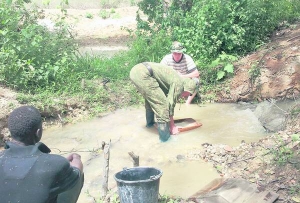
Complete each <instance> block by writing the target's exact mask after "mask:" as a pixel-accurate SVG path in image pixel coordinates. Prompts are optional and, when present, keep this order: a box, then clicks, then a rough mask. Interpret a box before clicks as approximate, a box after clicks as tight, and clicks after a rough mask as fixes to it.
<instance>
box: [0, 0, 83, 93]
mask: <svg viewBox="0 0 300 203" xmlns="http://www.w3.org/2000/svg"><path fill="white" fill-rule="evenodd" d="M0 17H1V22H0V27H1V32H0V35H1V38H0V58H1V61H0V75H1V76H0V82H1V83H2V84H5V85H8V86H11V87H14V88H17V89H22V90H27V91H34V90H36V89H37V88H45V87H51V88H54V89H55V88H57V89H58V88H60V86H61V85H63V84H65V82H67V81H66V80H67V78H68V79H69V78H70V77H68V76H69V74H70V73H71V72H72V71H73V69H74V66H75V62H74V59H75V52H76V51H77V44H76V43H75V42H74V40H73V38H72V37H70V34H69V31H68V27H67V26H66V25H65V24H64V23H63V22H62V21H61V22H58V23H56V26H55V30H53V31H49V30H48V29H47V28H46V27H44V26H41V25H39V24H38V23H37V20H38V11H37V10H35V9H33V10H27V9H26V8H25V6H24V3H23V2H22V1H16V2H14V3H13V4H7V3H6V2H4V1H1V9H0ZM71 78H72V77H71Z"/></svg>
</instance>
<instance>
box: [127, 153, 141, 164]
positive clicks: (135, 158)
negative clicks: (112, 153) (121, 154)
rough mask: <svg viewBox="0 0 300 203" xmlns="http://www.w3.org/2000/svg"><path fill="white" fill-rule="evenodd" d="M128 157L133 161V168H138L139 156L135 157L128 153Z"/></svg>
mask: <svg viewBox="0 0 300 203" xmlns="http://www.w3.org/2000/svg"><path fill="white" fill-rule="evenodd" d="M128 154H129V156H130V157H131V158H132V160H133V166H134V167H138V166H139V165H140V158H139V156H137V155H135V154H134V153H133V152H128Z"/></svg>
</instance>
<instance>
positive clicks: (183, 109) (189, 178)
mask: <svg viewBox="0 0 300 203" xmlns="http://www.w3.org/2000/svg"><path fill="white" fill-rule="evenodd" d="M187 117H191V118H194V119H195V120H197V121H199V122H201V123H202V124H203V126H202V127H200V128H197V129H194V130H192V131H188V132H183V133H181V134H179V135H176V136H172V138H171V140H169V141H168V142H166V143H160V142H159V139H158V134H157V131H156V129H155V128H151V129H147V128H146V127H145V113H144V108H143V107H141V108H128V109H120V110H117V111H116V112H114V113H112V114H109V115H107V116H105V117H103V118H96V119H94V120H91V121H87V122H83V123H78V124H75V125H69V126H65V127H63V128H54V129H47V130H46V131H45V133H44V136H43V138H42V142H44V143H45V144H47V145H48V146H49V147H50V148H52V149H53V148H55V149H53V153H60V154H66V153H67V152H68V151H77V153H79V154H80V155H81V156H82V159H83V162H84V171H85V185H84V187H83V190H82V193H81V195H80V198H79V201H78V203H89V202H93V201H94V200H93V198H92V197H91V196H93V197H95V198H98V197H100V195H101V194H100V191H101V184H102V182H101V181H102V176H103V169H102V166H103V164H102V163H103V157H102V154H101V151H100V152H99V151H98V149H99V148H100V147H101V143H102V141H105V142H109V141H110V140H111V143H112V145H111V151H110V153H111V154H110V174H109V187H110V188H113V187H116V182H115V180H114V178H113V175H114V174H115V173H117V172H118V171H120V170H122V169H123V168H124V167H132V166H133V163H132V160H131V158H130V156H129V155H128V152H134V153H135V154H136V155H138V156H139V157H140V165H141V166H153V167H157V168H160V169H161V170H162V171H163V176H162V178H161V182H160V194H168V195H174V196H182V197H188V196H190V195H192V194H193V193H195V192H197V191H198V190H199V189H201V188H202V187H203V186H204V185H206V184H208V183H209V182H210V181H212V180H213V179H214V178H217V177H219V175H218V174H217V173H216V172H215V170H214V169H213V168H212V166H211V165H210V164H209V163H206V162H203V161H201V160H199V161H188V160H182V162H179V161H178V160H177V157H178V155H183V156H184V155H186V154H188V153H189V152H190V151H191V150H194V149H201V144H203V143H211V144H228V145H231V146H237V145H239V144H240V143H241V141H242V140H244V141H246V142H252V141H257V140H259V139H260V138H262V137H264V136H265V133H264V128H263V127H262V126H261V125H260V123H259V122H258V120H257V118H256V117H255V116H254V115H253V113H252V111H251V110H250V109H241V108H239V107H238V106H237V105H235V104H206V105H203V106H201V107H199V106H197V105H190V106H186V105H178V106H177V107H176V110H175V119H180V118H187ZM87 191H88V193H89V194H87Z"/></svg>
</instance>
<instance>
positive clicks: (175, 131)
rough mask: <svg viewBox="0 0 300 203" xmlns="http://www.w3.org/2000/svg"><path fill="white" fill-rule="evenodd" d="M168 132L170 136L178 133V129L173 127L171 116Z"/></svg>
mask: <svg viewBox="0 0 300 203" xmlns="http://www.w3.org/2000/svg"><path fill="white" fill-rule="evenodd" d="M170 132H171V134H172V135H177V134H178V133H179V130H178V127H177V126H176V125H175V122H174V118H173V116H170Z"/></svg>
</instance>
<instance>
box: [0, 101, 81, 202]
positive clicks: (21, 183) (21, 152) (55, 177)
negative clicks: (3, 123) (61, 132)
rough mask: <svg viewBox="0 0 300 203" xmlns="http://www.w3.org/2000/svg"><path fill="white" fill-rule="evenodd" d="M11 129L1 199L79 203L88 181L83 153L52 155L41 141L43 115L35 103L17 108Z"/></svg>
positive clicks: (1, 164)
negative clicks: (84, 185)
mask: <svg viewBox="0 0 300 203" xmlns="http://www.w3.org/2000/svg"><path fill="white" fill-rule="evenodd" d="M8 129H9V131H10V134H11V137H12V140H11V141H10V142H7V143H6V147H5V150H3V151H2V152H0V182H1V186H0V197H1V202H5V203H8V202H10V203H76V201H77V199H78V197H79V194H80V192H81V189H82V186H83V182H84V174H83V165H82V162H81V157H80V155H78V154H75V153H74V154H70V155H69V156H68V157H67V158H64V157H62V156H60V155H54V154H49V153H50V149H49V148H48V147H47V146H46V145H45V144H43V143H41V142H39V141H40V140H41V137H42V131H43V129H42V118H41V115H40V112H39V111H38V110H37V109H36V108H35V107H33V106H21V107H18V108H16V109H14V110H13V111H12V112H11V114H10V115H9V117H8Z"/></svg>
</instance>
